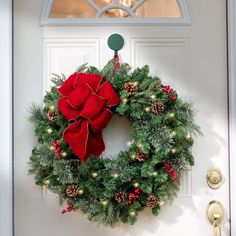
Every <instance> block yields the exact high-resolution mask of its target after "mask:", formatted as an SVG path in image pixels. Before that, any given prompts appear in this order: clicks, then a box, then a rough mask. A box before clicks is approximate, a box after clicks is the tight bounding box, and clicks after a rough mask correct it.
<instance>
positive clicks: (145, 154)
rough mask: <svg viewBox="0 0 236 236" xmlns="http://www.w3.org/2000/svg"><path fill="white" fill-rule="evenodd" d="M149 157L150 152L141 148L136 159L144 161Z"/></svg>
mask: <svg viewBox="0 0 236 236" xmlns="http://www.w3.org/2000/svg"><path fill="white" fill-rule="evenodd" d="M147 158H148V154H147V153H144V152H142V151H141V150H139V151H138V152H137V153H136V160H138V161H144V160H145V159H147Z"/></svg>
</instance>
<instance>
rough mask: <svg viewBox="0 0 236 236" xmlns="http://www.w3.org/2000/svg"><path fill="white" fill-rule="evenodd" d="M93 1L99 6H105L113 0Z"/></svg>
mask: <svg viewBox="0 0 236 236" xmlns="http://www.w3.org/2000/svg"><path fill="white" fill-rule="evenodd" d="M93 2H94V3H95V4H96V5H97V6H98V7H100V8H103V7H106V6H107V5H109V4H111V3H112V2H113V0H93Z"/></svg>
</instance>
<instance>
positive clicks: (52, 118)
mask: <svg viewBox="0 0 236 236" xmlns="http://www.w3.org/2000/svg"><path fill="white" fill-rule="evenodd" d="M48 119H49V120H50V121H51V122H53V121H55V120H56V119H57V113H56V111H55V110H54V109H50V110H48Z"/></svg>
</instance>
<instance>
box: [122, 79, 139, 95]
mask: <svg viewBox="0 0 236 236" xmlns="http://www.w3.org/2000/svg"><path fill="white" fill-rule="evenodd" d="M124 90H125V91H126V92H127V93H128V94H129V96H132V95H134V94H135V93H136V92H137V91H138V84H137V82H127V83H125V86H124Z"/></svg>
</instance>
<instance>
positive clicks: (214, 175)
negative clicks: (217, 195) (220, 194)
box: [206, 168, 222, 189]
mask: <svg viewBox="0 0 236 236" xmlns="http://www.w3.org/2000/svg"><path fill="white" fill-rule="evenodd" d="M206 180H207V184H208V186H209V187H210V188H211V189H218V188H219V187H220V186H221V184H222V173H221V171H220V170H219V169H218V168H210V169H209V170H208V171H207V176H206Z"/></svg>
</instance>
